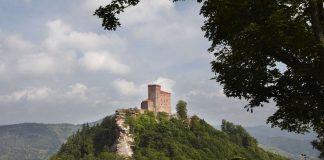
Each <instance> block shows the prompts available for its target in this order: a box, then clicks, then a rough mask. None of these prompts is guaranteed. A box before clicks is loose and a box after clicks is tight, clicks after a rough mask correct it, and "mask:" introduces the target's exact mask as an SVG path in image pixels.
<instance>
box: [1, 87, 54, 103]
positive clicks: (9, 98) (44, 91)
mask: <svg viewBox="0 0 324 160" xmlns="http://www.w3.org/2000/svg"><path fill="white" fill-rule="evenodd" d="M52 92H53V90H52V89H50V88H48V87H46V86H42V87H31V88H27V89H24V90H19V91H15V92H13V93H11V94H8V95H1V96H0V101H1V102H18V101H22V100H27V101H42V100H45V99H47V98H48V97H49V96H50V94H51V93H52Z"/></svg>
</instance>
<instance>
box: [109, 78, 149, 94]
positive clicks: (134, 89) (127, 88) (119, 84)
mask: <svg viewBox="0 0 324 160" xmlns="http://www.w3.org/2000/svg"><path fill="white" fill-rule="evenodd" d="M113 86H114V88H115V89H116V90H117V92H119V93H120V94H122V95H124V96H138V95H142V94H143V91H144V90H145V88H144V86H143V85H140V86H137V85H135V83H134V82H131V81H127V80H124V79H117V80H114V82H113Z"/></svg>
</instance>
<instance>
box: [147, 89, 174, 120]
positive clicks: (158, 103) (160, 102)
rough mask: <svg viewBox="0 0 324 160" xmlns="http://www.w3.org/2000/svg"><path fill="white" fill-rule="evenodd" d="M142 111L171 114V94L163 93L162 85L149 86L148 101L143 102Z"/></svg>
mask: <svg viewBox="0 0 324 160" xmlns="http://www.w3.org/2000/svg"><path fill="white" fill-rule="evenodd" d="M141 109H142V110H148V111H153V112H166V113H168V114H171V93H169V92H165V91H162V90H161V86H160V85H157V84H151V85H148V99H146V100H144V101H142V103H141Z"/></svg>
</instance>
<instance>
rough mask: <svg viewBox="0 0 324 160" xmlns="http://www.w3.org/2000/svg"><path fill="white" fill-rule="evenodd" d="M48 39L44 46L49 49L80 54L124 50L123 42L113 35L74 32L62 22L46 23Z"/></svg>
mask: <svg viewBox="0 0 324 160" xmlns="http://www.w3.org/2000/svg"><path fill="white" fill-rule="evenodd" d="M47 26H48V29H49V30H48V37H47V39H46V40H45V45H46V46H47V47H49V48H50V49H55V50H58V49H72V50H79V51H81V52H87V51H96V50H103V49H106V50H110V51H111V50H112V49H113V50H116V51H123V50H124V49H125V41H124V40H123V39H121V38H120V37H119V36H117V35H115V34H110V35H109V36H108V35H106V34H97V33H93V32H78V31H74V30H73V29H72V28H71V27H70V26H68V25H67V24H65V23H63V22H62V20H59V19H58V20H54V21H50V22H48V23H47Z"/></svg>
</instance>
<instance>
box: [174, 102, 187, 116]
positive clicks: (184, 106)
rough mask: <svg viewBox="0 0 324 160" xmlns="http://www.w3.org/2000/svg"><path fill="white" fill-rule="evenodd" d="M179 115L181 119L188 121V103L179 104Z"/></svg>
mask: <svg viewBox="0 0 324 160" xmlns="http://www.w3.org/2000/svg"><path fill="white" fill-rule="evenodd" d="M176 109H177V115H178V117H179V118H180V119H182V120H185V119H187V112H188V111H187V102H185V101H183V100H180V101H178V103H177V108H176Z"/></svg>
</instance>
